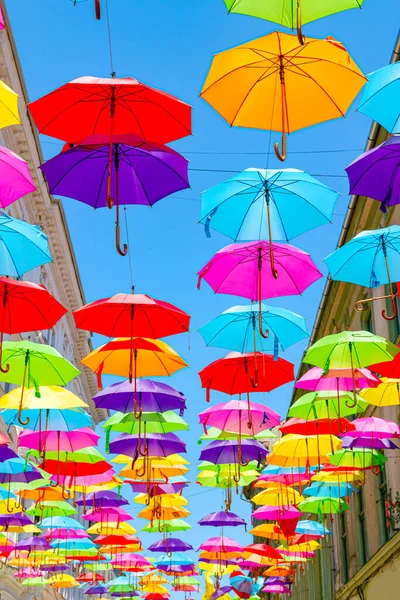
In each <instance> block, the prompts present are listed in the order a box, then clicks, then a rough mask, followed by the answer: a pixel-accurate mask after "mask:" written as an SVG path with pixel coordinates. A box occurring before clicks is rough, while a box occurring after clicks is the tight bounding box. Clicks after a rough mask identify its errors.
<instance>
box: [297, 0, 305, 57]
mask: <svg viewBox="0 0 400 600" xmlns="http://www.w3.org/2000/svg"><path fill="white" fill-rule="evenodd" d="M301 26H302V23H301V6H300V0H297V39H298V40H299V44H300V45H301V46H304V36H303V33H302V31H301Z"/></svg>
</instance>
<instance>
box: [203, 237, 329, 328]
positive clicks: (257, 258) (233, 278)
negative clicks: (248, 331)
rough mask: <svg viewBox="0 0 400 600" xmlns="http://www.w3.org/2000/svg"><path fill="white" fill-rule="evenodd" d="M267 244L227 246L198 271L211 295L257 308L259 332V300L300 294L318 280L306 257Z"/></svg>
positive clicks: (284, 246) (294, 250) (291, 248)
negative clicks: (246, 301)
mask: <svg viewBox="0 0 400 600" xmlns="http://www.w3.org/2000/svg"><path fill="white" fill-rule="evenodd" d="M271 246H272V248H270V243H269V242H267V241H256V242H246V243H242V244H230V245H229V246H225V248H222V249H221V250H219V252H217V253H216V254H214V256H213V257H212V259H211V260H210V261H209V262H208V263H207V264H206V265H205V266H204V267H203V268H202V269H201V271H199V273H198V276H199V282H198V287H200V282H201V280H202V279H205V280H206V281H207V283H208V284H209V285H210V286H211V287H212V289H213V290H214V292H217V293H219V294H232V295H233V296H242V297H244V298H249V299H250V300H254V301H258V302H259V304H260V307H259V313H260V319H259V328H260V333H262V334H263V335H265V334H264V332H263V331H262V325H263V323H262V300H264V299H266V298H277V297H279V296H293V295H297V294H302V293H303V292H304V290H305V289H307V288H308V287H309V286H310V285H311V284H312V283H314V281H316V280H317V279H320V277H322V273H320V271H319V270H318V269H317V267H316V266H315V264H314V262H313V261H312V259H311V257H310V255H309V254H307V253H306V252H303V250H300V249H299V248H296V247H295V246H291V245H289V244H277V243H273V244H271Z"/></svg>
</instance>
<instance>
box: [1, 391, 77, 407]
mask: <svg viewBox="0 0 400 600" xmlns="http://www.w3.org/2000/svg"><path fill="white" fill-rule="evenodd" d="M38 391H39V394H38ZM20 397H21V390H20V389H18V388H14V389H13V390H11V391H9V392H8V393H7V394H4V396H2V397H1V398H0V409H3V408H6V409H9V408H17V409H18V407H19V403H20ZM87 406H88V405H87V404H86V402H84V401H83V400H82V399H81V398H79V397H78V396H76V395H75V394H73V393H72V392H71V391H70V390H67V389H66V388H63V387H59V386H56V385H51V386H40V387H39V390H36V389H35V388H30V389H26V390H25V392H24V400H23V403H22V409H23V410H39V409H51V410H53V409H58V410H60V411H61V410H65V409H74V408H87Z"/></svg>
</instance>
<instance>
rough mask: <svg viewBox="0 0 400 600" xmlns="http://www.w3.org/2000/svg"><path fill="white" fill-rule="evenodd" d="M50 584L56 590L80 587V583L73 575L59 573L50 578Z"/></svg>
mask: <svg viewBox="0 0 400 600" xmlns="http://www.w3.org/2000/svg"><path fill="white" fill-rule="evenodd" d="M48 581H49V584H50V585H51V586H52V587H54V588H73V587H79V583H78V582H77V580H76V579H75V577H73V576H72V575H68V574H67V573H59V574H57V575H54V576H53V577H50V579H49V580H48Z"/></svg>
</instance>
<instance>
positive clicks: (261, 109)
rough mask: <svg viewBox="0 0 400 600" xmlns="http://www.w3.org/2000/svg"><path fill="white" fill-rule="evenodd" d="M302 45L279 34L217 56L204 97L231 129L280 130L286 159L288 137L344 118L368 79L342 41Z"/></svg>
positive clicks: (282, 154) (310, 40) (281, 156)
mask: <svg viewBox="0 0 400 600" xmlns="http://www.w3.org/2000/svg"><path fill="white" fill-rule="evenodd" d="M302 42H303V44H300V42H299V40H298V39H297V37H296V36H293V35H289V34H286V33H280V32H277V31H275V32H273V33H271V34H269V35H267V36H264V37H261V38H258V39H256V40H251V41H250V42H247V43H245V44H241V45H240V46H237V47H235V48H231V49H230V50H226V51H224V52H220V53H219V54H216V55H215V56H214V59H213V62H212V65H211V68H210V71H209V72H208V75H207V79H206V81H205V83H204V86H203V89H202V91H201V94H200V96H201V97H202V98H203V99H204V100H206V102H208V103H209V104H210V105H211V106H212V107H213V108H214V109H215V110H216V111H217V112H218V113H219V114H220V115H221V116H222V117H223V118H224V119H225V120H226V121H227V122H228V123H229V124H230V125H235V126H239V127H252V128H257V129H267V130H271V131H280V132H281V134H282V151H281V152H280V151H279V148H278V144H276V145H275V152H276V155H277V157H278V158H279V159H280V160H285V158H286V135H287V134H288V133H291V132H293V131H297V130H299V129H303V128H305V127H310V126H311V125H315V124H317V123H322V122H324V121H330V120H332V119H336V118H338V117H344V116H345V114H346V112H347V110H348V109H349V107H350V105H351V104H352V102H353V100H354V98H355V97H356V95H357V94H358V92H359V91H360V89H361V88H362V87H363V85H364V83H365V81H366V77H365V76H364V75H363V73H362V72H361V71H360V70H359V68H358V67H357V65H356V64H355V62H354V61H353V60H352V58H351V57H350V55H349V54H348V53H347V51H346V49H345V48H344V46H343V44H342V43H341V42H339V41H337V40H335V39H334V38H332V37H328V38H327V39H326V40H319V39H313V38H308V39H305V40H304V41H303V40H302ZM299 107H302V109H301V110H299ZM305 107H306V108H305Z"/></svg>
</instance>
